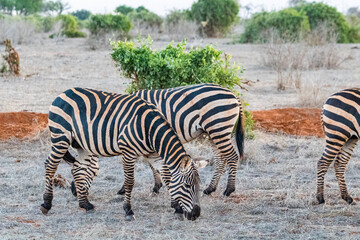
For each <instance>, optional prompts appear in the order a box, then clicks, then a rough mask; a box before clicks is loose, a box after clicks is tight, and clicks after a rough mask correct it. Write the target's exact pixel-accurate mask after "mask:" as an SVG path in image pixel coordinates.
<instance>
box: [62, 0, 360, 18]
mask: <svg viewBox="0 0 360 240" xmlns="http://www.w3.org/2000/svg"><path fill="white" fill-rule="evenodd" d="M62 1H63V2H68V3H69V5H70V6H71V8H70V9H69V10H68V11H69V12H72V11H76V10H80V9H86V10H89V11H90V12H92V13H112V12H113V11H114V10H115V8H116V7H117V6H120V5H128V6H131V7H138V6H144V7H146V8H147V9H149V10H150V11H152V12H155V13H156V14H158V15H160V16H165V15H166V14H167V13H169V12H170V11H171V10H173V9H187V8H190V7H191V5H192V3H193V2H195V0H128V1H124V0H101V1H99V0H62ZM315 1H316V2H325V3H327V4H329V5H330V6H334V7H336V8H337V9H338V11H340V12H342V13H346V11H347V10H348V9H349V8H350V7H354V6H355V7H359V8H360V1H359V0H322V1H321V0H315ZM240 4H241V5H242V6H246V5H250V6H251V7H252V8H253V12H254V11H255V12H256V11H260V10H262V9H264V10H267V11H270V10H279V9H282V8H286V7H288V0H240ZM240 15H246V12H244V11H242V12H240Z"/></svg>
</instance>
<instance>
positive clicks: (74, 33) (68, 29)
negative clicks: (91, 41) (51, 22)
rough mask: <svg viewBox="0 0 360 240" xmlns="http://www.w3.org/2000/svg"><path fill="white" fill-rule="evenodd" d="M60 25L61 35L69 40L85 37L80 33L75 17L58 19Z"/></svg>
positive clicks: (60, 17)
mask: <svg viewBox="0 0 360 240" xmlns="http://www.w3.org/2000/svg"><path fill="white" fill-rule="evenodd" d="M58 18H59V19H60V20H61V23H62V34H63V35H65V36H66V37H69V38H77V37H85V33H83V32H80V30H79V25H78V19H77V17H75V16H73V15H71V14H68V15H60V16H59V17H58Z"/></svg>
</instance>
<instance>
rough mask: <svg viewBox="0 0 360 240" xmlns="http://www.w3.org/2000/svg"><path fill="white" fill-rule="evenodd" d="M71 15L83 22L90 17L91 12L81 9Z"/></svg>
mask: <svg viewBox="0 0 360 240" xmlns="http://www.w3.org/2000/svg"><path fill="white" fill-rule="evenodd" d="M71 15H73V16H75V17H77V18H78V19H79V20H85V19H88V18H89V17H90V15H91V12H90V11H88V10H85V9H82V10H77V11H75V12H73V13H71Z"/></svg>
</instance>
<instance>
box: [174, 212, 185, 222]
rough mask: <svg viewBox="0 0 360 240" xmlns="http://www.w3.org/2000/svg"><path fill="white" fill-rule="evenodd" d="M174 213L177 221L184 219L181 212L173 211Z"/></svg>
mask: <svg viewBox="0 0 360 240" xmlns="http://www.w3.org/2000/svg"><path fill="white" fill-rule="evenodd" d="M174 215H175V219H176V220H179V221H184V220H185V217H184V214H182V213H174Z"/></svg>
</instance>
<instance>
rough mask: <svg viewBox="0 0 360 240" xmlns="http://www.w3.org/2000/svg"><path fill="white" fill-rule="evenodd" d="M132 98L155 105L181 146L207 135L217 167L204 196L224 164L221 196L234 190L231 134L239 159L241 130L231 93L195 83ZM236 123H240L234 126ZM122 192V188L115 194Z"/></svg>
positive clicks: (213, 186) (238, 110)
mask: <svg viewBox="0 0 360 240" xmlns="http://www.w3.org/2000/svg"><path fill="white" fill-rule="evenodd" d="M132 95H136V96H138V97H140V98H142V99H144V100H146V101H147V102H150V103H152V104H154V105H155V106H156V108H157V109H158V110H159V111H160V112H161V113H162V114H163V115H164V117H165V118H166V120H167V121H168V122H169V123H170V125H171V126H172V127H173V129H174V130H175V131H176V133H177V135H178V137H179V139H180V141H181V142H182V143H186V142H189V141H191V140H193V139H195V138H197V137H198V136H200V135H201V134H202V133H207V134H208V135H209V137H210V139H211V142H212V143H213V150H214V152H215V167H216V168H215V173H214V176H213V178H212V179H211V182H210V184H209V186H208V187H207V188H206V189H205V190H204V193H205V194H210V193H212V192H214V191H215V190H216V187H217V185H218V183H219V179H220V177H221V175H222V174H223V173H224V170H225V165H226V164H228V170H229V177H228V183H227V187H226V190H225V192H224V195H226V196H229V195H230V194H231V193H232V192H234V191H235V182H236V172H237V168H238V160H239V156H238V155H237V153H236V150H235V149H234V147H233V145H232V142H231V135H232V131H233V129H234V127H235V126H237V127H236V129H235V139H236V145H237V149H238V152H239V154H240V157H241V158H242V157H243V152H244V151H243V149H244V128H243V118H242V106H241V103H240V102H239V100H238V99H237V97H236V96H235V95H234V94H233V93H232V92H231V91H230V90H228V89H226V88H224V87H221V86H219V85H216V84H198V85H189V86H184V87H177V88H169V89H162V90H140V91H137V92H134V93H133V94H132ZM237 121H238V123H239V124H236V122H237ZM149 164H150V163H149ZM150 167H151V169H152V170H153V174H154V178H155V186H154V188H153V191H154V192H158V190H159V188H160V187H161V186H162V183H161V178H160V173H159V172H158V171H157V170H156V169H154V168H153V167H152V166H151V164H150ZM163 177H164V176H163ZM90 182H91V180H90ZM73 193H75V191H73ZM124 193H125V189H124V186H123V187H122V188H121V189H120V191H119V192H118V194H124ZM74 195H75V194H74Z"/></svg>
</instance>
